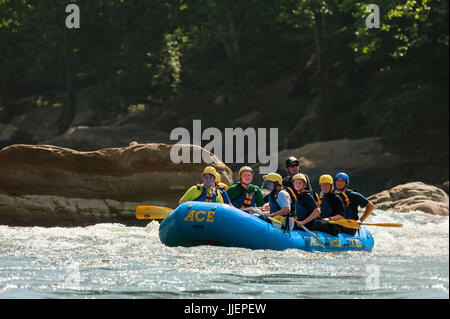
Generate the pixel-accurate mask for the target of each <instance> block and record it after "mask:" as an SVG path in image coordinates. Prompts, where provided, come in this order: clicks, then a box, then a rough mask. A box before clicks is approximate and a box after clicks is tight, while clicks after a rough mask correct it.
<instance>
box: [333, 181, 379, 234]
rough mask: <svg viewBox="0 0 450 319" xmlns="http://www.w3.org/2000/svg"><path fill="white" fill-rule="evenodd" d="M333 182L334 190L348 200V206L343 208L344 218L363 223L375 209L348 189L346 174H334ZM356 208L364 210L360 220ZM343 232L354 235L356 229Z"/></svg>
mask: <svg viewBox="0 0 450 319" xmlns="http://www.w3.org/2000/svg"><path fill="white" fill-rule="evenodd" d="M334 182H335V184H336V188H337V189H338V190H339V191H340V192H342V193H344V194H345V195H347V197H348V200H349V205H348V207H346V208H345V218H347V219H353V220H356V221H358V223H362V222H363V221H365V220H366V219H367V217H369V215H370V214H371V213H372V211H373V209H374V207H375V206H374V205H373V203H372V202H371V201H370V200H368V199H367V198H366V197H364V196H363V195H361V194H360V193H358V192H356V191H354V190H351V189H349V188H348V184H349V182H350V177H349V176H348V175H347V174H346V173H343V172H340V173H338V174H336V176H335V178H334ZM358 207H365V208H366V209H365V211H364V213H363V215H362V216H361V218H359V217H358ZM343 232H345V233H346V234H350V235H354V234H355V233H356V229H352V228H344V229H343Z"/></svg>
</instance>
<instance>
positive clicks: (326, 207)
mask: <svg viewBox="0 0 450 319" xmlns="http://www.w3.org/2000/svg"><path fill="white" fill-rule="evenodd" d="M330 196H339V197H340V198H341V200H342V202H343V204H344V208H346V207H348V205H349V200H348V197H347V195H345V194H344V193H342V192H336V191H331V192H330V193H328V194H323V193H320V217H321V218H330V217H332V216H334V215H336V214H335V213H333V207H331V204H330V202H329V198H330ZM332 213H333V214H332ZM342 214H344V212H343V213H342Z"/></svg>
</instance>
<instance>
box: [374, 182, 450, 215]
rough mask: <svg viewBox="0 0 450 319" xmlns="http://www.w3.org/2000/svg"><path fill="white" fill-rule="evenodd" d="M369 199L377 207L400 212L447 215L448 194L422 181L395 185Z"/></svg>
mask: <svg viewBox="0 0 450 319" xmlns="http://www.w3.org/2000/svg"><path fill="white" fill-rule="evenodd" d="M369 199H370V200H371V201H372V202H373V203H374V204H375V208H377V209H392V210H396V211H401V212H405V211H413V210H419V211H423V212H425V213H429V214H433V215H443V216H448V215H449V198H448V195H447V194H446V193H445V192H444V191H443V190H442V189H440V188H437V187H435V186H431V185H426V184H424V183H422V182H411V183H406V184H402V185H397V186H395V187H393V188H391V189H389V190H385V191H382V192H380V193H378V194H375V195H372V196H370V197H369Z"/></svg>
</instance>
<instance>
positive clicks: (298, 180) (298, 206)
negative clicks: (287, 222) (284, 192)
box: [289, 174, 320, 230]
mask: <svg viewBox="0 0 450 319" xmlns="http://www.w3.org/2000/svg"><path fill="white" fill-rule="evenodd" d="M292 184H293V185H294V189H293V190H292V191H293V192H294V194H295V198H296V200H295V204H294V208H295V213H294V215H295V220H296V224H295V227H294V229H301V228H302V227H301V225H303V226H305V227H306V228H308V229H309V230H314V229H315V227H316V226H317V225H318V223H317V221H318V217H319V216H320V208H319V205H318V204H317V202H316V200H315V199H314V196H313V193H312V192H311V191H310V190H307V188H308V179H307V177H306V176H305V175H304V174H295V175H294V176H293V177H292ZM289 190H290V189H289Z"/></svg>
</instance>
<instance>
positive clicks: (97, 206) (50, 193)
mask: <svg viewBox="0 0 450 319" xmlns="http://www.w3.org/2000/svg"><path fill="white" fill-rule="evenodd" d="M185 147H188V148H190V149H192V148H193V147H197V146H192V145H186V146H185ZM171 148H172V145H167V144H156V143H155V144H137V143H132V145H130V146H128V147H122V148H109V149H102V150H98V151H93V152H79V151H75V150H72V149H68V148H62V147H57V146H52V145H12V146H9V147H6V148H3V149H2V150H1V151H0V166H1V167H2V169H1V170H0V224H8V225H40V226H56V225H60V226H77V225H88V224H95V223H104V222H121V223H125V224H128V223H134V222H135V221H136V219H135V208H136V206H137V205H161V206H168V207H175V206H176V205H177V204H178V199H179V198H180V197H181V196H182V194H183V193H184V192H185V190H186V189H187V188H188V187H190V186H192V185H193V184H196V183H199V182H200V181H201V172H202V170H203V167H204V164H173V163H172V162H171V160H170V150H171ZM202 151H203V152H205V151H204V150H203V149H202ZM204 156H205V157H208V158H209V160H211V161H213V162H214V163H213V164H211V165H212V166H214V167H215V168H216V169H217V171H218V172H219V173H221V175H222V180H223V181H224V182H225V183H228V184H230V183H231V174H232V172H231V170H230V169H229V168H228V167H227V166H226V165H224V164H223V163H221V162H220V161H219V160H218V159H217V157H216V156H214V155H213V154H210V153H209V152H207V154H204ZM205 157H204V158H205Z"/></svg>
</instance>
